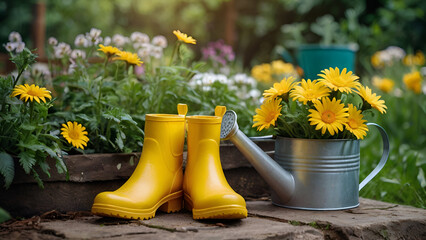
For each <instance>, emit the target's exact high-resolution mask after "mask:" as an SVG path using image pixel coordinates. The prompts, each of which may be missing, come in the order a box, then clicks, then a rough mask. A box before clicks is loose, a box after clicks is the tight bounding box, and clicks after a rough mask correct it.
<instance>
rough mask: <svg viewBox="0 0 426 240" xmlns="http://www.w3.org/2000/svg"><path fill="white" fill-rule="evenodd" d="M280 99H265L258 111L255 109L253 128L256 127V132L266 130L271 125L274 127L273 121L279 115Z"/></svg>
mask: <svg viewBox="0 0 426 240" xmlns="http://www.w3.org/2000/svg"><path fill="white" fill-rule="evenodd" d="M280 103H281V99H279V98H276V99H267V100H265V102H263V104H262V105H261V106H260V109H259V108H257V109H256V113H257V114H256V115H254V116H253V122H254V124H253V126H252V127H257V131H261V130H262V129H268V128H269V127H270V126H271V125H273V126H275V121H276V120H277V119H278V117H279V116H280V115H281V108H282V106H281V105H280Z"/></svg>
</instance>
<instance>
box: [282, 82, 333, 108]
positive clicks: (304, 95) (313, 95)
mask: <svg viewBox="0 0 426 240" xmlns="http://www.w3.org/2000/svg"><path fill="white" fill-rule="evenodd" d="M328 95H330V89H329V88H327V87H326V86H324V85H323V84H322V83H321V82H318V80H313V81H311V79H308V80H307V81H306V80H305V79H302V81H301V82H300V86H299V85H297V86H295V87H294V89H293V90H291V92H290V97H291V98H292V99H293V100H295V101H296V100H297V101H299V102H303V104H307V103H308V101H311V102H313V103H315V102H317V101H318V100H320V99H321V98H322V97H327V96H328Z"/></svg>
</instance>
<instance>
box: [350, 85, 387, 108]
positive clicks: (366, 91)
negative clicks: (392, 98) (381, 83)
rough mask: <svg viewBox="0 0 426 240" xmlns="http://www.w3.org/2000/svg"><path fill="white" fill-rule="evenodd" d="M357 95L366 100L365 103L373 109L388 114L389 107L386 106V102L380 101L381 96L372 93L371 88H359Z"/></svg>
mask: <svg viewBox="0 0 426 240" xmlns="http://www.w3.org/2000/svg"><path fill="white" fill-rule="evenodd" d="M357 93H358V94H359V95H360V96H361V97H362V98H363V99H364V102H365V103H368V104H370V106H371V107H372V108H375V109H377V110H378V111H379V112H380V113H382V114H383V113H385V112H386V108H387V107H386V105H385V100H380V96H377V95H376V94H375V93H372V92H371V89H370V88H369V87H367V86H365V87H359V88H358V89H357ZM363 108H364V106H363Z"/></svg>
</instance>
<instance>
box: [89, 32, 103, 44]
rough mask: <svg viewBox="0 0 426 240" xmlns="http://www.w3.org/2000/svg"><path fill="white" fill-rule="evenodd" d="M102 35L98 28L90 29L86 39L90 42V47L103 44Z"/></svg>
mask: <svg viewBox="0 0 426 240" xmlns="http://www.w3.org/2000/svg"><path fill="white" fill-rule="evenodd" d="M101 33H102V31H101V30H99V29H96V28H92V29H90V32H88V33H86V39H87V41H88V45H89V46H92V45H95V46H96V45H98V44H99V43H101V42H102V37H101Z"/></svg>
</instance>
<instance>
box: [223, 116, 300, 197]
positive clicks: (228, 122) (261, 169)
mask: <svg viewBox="0 0 426 240" xmlns="http://www.w3.org/2000/svg"><path fill="white" fill-rule="evenodd" d="M220 138H221V139H222V140H230V141H231V142H232V143H234V145H235V146H236V147H237V148H238V150H240V152H241V153H242V154H243V155H244V156H245V157H246V158H247V160H248V161H249V162H250V164H251V165H252V166H253V167H254V168H255V169H256V171H257V172H258V173H259V174H260V175H261V176H262V178H263V179H264V180H265V181H266V183H267V184H268V185H269V186H270V187H271V189H272V190H273V191H274V192H275V194H276V195H277V196H278V197H279V198H280V200H281V201H282V202H287V201H289V200H290V199H291V197H292V195H293V193H294V189H295V182H294V178H293V175H292V174H291V173H290V172H288V171H286V170H285V169H283V168H282V167H281V166H280V165H279V164H278V163H277V162H275V161H274V160H273V159H272V158H271V157H269V155H268V154H266V153H265V152H263V150H262V149H261V148H260V147H258V146H257V145H256V144H255V143H254V142H253V141H251V140H250V139H249V138H248V137H247V136H246V135H245V134H244V133H243V132H241V131H240V130H239V129H238V124H237V114H236V113H235V112H234V111H226V113H225V114H224V115H223V117H222V126H221V132H220Z"/></svg>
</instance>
